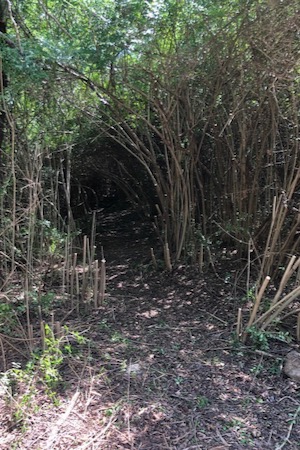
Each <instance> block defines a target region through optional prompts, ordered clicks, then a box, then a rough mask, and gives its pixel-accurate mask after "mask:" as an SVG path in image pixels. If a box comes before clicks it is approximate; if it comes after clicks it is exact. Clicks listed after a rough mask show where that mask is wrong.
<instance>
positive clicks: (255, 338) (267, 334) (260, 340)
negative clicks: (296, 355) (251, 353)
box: [247, 326, 291, 350]
mask: <svg viewBox="0 0 300 450" xmlns="http://www.w3.org/2000/svg"><path fill="white" fill-rule="evenodd" d="M247 332H248V333H249V338H250V341H251V343H252V345H253V346H254V347H255V348H256V349H258V350H268V349H269V347H270V339H275V340H279V341H281V342H291V336H290V334H289V333H288V332H283V331H279V332H273V331H266V330H261V329H259V328H256V327H254V326H252V327H250V328H248V329H247Z"/></svg>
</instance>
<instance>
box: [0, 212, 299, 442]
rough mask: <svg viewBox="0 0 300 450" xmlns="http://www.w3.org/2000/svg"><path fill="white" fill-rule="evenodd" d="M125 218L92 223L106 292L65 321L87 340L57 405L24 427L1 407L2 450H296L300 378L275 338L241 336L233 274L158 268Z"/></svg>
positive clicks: (77, 348) (71, 360)
mask: <svg viewBox="0 0 300 450" xmlns="http://www.w3.org/2000/svg"><path fill="white" fill-rule="evenodd" d="M122 214H123V215H122ZM122 214H121V215H120V214H119V215H118V214H117V213H112V214H111V215H110V216H108V217H106V218H105V219H104V218H103V221H102V222H101V223H99V226H98V229H97V232H98V237H99V239H100V241H101V244H102V245H103V246H104V249H105V257H106V259H107V273H108V280H107V297H106V301H105V304H104V305H103V306H102V307H101V308H100V309H99V310H97V311H94V313H93V314H92V315H89V316H88V317H86V318H83V317H80V318H77V319H72V320H69V322H68V326H69V328H70V329H73V330H77V331H78V333H81V334H82V335H83V336H84V337H85V338H86V341H85V342H82V343H77V344H76V345H74V347H73V350H72V353H71V354H70V356H69V357H68V358H66V359H65V363H64V365H63V366H62V367H61V375H62V378H63V380H64V388H63V389H62V391H61V392H60V393H59V399H60V403H59V404H58V405H57V406H53V404H51V402H50V401H49V400H48V399H47V398H46V397H45V396H44V397H41V396H39V397H37V399H36V401H37V404H38V407H39V409H37V412H36V413H35V414H33V415H32V420H29V426H28V427H27V429H26V430H23V431H22V430H18V428H16V427H14V428H13V429H10V428H9V427H7V424H6V426H5V423H4V422H5V420H4V419H3V415H2V419H3V421H2V426H3V427H4V428H3V429H4V432H3V433H4V434H2V438H0V449H1V450H2V449H3V450H4V449H10V448H20V449H33V450H38V449H48V448H50V447H49V442H50V441H49V439H50V438H51V439H52V441H51V450H52V449H53V450H58V449H60V450H63V449H64V450H65V449H78V450H83V449H90V450H92V449H94V450H95V449H98V450H118V449H120V450H122V449H124V450H125V449H128V450H129V449H130V450H170V449H171V450H196V449H199V450H202V449H203V450H221V449H222V450H225V449H226V450H228V449H231V450H240V449H245V450H249V449H251V448H252V449H256V450H266V449H270V450H275V449H280V448H283V447H284V448H285V449H287V450H288V449H289V450H296V449H299V442H300V425H299V422H297V421H296V420H294V422H293V423H292V422H291V418H293V417H294V419H296V416H295V413H296V412H297V410H298V409H299V405H300V398H299V389H298V388H299V386H297V385H296V384H295V383H294V382H292V381H291V380H289V379H286V378H284V377H283V375H282V373H281V366H280V364H281V359H280V357H281V356H283V355H284V354H285V353H286V352H287V351H288V346H287V345H286V344H278V343H276V342H270V349H269V352H270V353H272V354H273V356H274V357H273V358H271V357H268V356H264V355H263V354H261V353H256V352H255V349H251V348H249V347H247V348H246V347H243V346H241V345H239V344H238V343H237V342H235V340H234V329H235V320H236V311H237V306H238V305H239V304H241V305H245V303H243V300H242V298H236V297H235V294H234V292H233V288H232V286H231V285H230V284H226V282H225V281H226V279H227V278H228V274H227V273H226V270H225V269H224V270H225V271H224V280H222V279H221V277H220V278H218V279H217V278H216V277H215V275H214V274H213V273H210V272H206V273H204V274H200V273H199V271H197V270H196V269H193V268H188V267H184V266H181V267H179V268H177V269H176V270H174V272H173V273H171V274H169V273H166V272H164V271H161V272H157V271H156V272H155V271H153V268H152V267H151V264H149V262H150V256H149V247H150V246H149V239H150V237H149V236H150V235H149V234H148V232H147V228H146V227H145V228H143V225H142V224H141V223H140V222H139V221H138V219H137V218H136V216H134V215H132V213H131V212H129V211H124V212H123V213H122ZM151 239H152V237H151ZM151 239H150V242H151ZM228 270H229V269H228ZM230 270H231V269H230ZM76 393H78V394H76ZM75 394H76V395H77V396H75V397H74V395H75ZM72 402H73V403H72ZM3 424H4V425H3ZM57 425H59V426H57ZM53 427H56V428H55V429H56V430H57V433H56V435H55V436H53V432H52V434H51V430H53ZM16 442H17V444H16V445H15V443H16ZM13 443H14V445H15V446H14V447H13V446H12V445H13Z"/></svg>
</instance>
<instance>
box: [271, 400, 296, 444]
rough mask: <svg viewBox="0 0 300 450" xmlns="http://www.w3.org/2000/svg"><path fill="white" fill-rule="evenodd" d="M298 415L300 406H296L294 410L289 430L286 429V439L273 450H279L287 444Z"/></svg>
mask: <svg viewBox="0 0 300 450" xmlns="http://www.w3.org/2000/svg"><path fill="white" fill-rule="evenodd" d="M298 414H300V405H299V406H298V408H297V409H296V412H295V414H294V415H293V418H292V420H291V423H290V426H289V429H288V432H287V435H286V437H285V438H284V440H283V441H282V443H281V444H280V445H277V446H276V448H275V450H281V449H282V448H283V447H284V446H285V445H286V444H287V443H288V442H289V439H290V436H291V434H292V431H293V426H294V425H295V423H296V420H297V417H298Z"/></svg>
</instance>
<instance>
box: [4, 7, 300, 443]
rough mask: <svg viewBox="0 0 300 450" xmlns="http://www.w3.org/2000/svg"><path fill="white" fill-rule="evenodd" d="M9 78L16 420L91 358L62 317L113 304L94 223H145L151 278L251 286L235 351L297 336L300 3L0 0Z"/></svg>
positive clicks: (8, 264)
mask: <svg viewBox="0 0 300 450" xmlns="http://www.w3.org/2000/svg"><path fill="white" fill-rule="evenodd" d="M0 73H1V77H0V92H1V108H0V284H1V292H0V296H1V298H0V366H1V373H2V376H1V381H0V393H4V394H3V395H4V396H5V398H6V402H7V404H8V405H9V408H10V413H11V417H10V420H11V422H12V423H13V424H14V426H20V427H22V426H24V429H25V428H26V424H27V422H28V408H29V409H30V411H31V412H32V411H33V410H34V398H35V396H36V395H37V391H38V390H39V389H41V390H42V391H43V393H44V394H45V396H46V397H47V398H48V399H50V401H52V402H53V403H54V404H58V403H59V401H58V397H59V394H58V393H57V392H58V391H60V390H61V389H63V384H64V382H65V380H64V379H63V377H62V375H61V369H63V368H64V367H65V365H69V367H73V366H75V365H76V361H77V360H80V358H81V355H82V354H81V351H82V349H81V347H82V346H83V347H85V349H87V348H88V351H87V353H86V354H85V358H86V359H85V364H88V362H89V358H91V360H92V359H93V357H92V350H91V348H92V347H93V345H94V344H91V342H93V340H92V339H90V338H88V339H86V333H85V332H83V333H81V332H79V331H78V329H79V327H77V326H75V327H74V329H72V327H71V328H70V324H68V325H67V322H68V318H70V317H71V318H75V319H74V320H76V321H79V322H80V321H81V323H85V320H86V318H87V317H92V316H93V315H97V314H98V313H99V311H105V310H110V307H111V305H110V294H109V283H108V276H107V270H108V267H107V262H106V252H107V251H109V248H108V247H107V245H106V243H105V242H104V239H102V237H101V233H100V232H99V229H100V228H99V227H100V225H101V224H99V220H100V219H99V217H100V215H101V217H102V218H103V217H105V215H107V216H109V214H111V212H112V211H113V212H115V211H124V210H125V209H126V208H127V209H128V210H133V211H135V213H136V214H138V216H139V219H138V220H139V222H140V223H141V224H143V225H145V227H146V228H147V227H148V228H147V230H148V231H147V232H148V235H149V244H147V250H146V252H147V253H146V254H145V255H144V259H143V260H141V261H135V263H136V264H140V266H139V268H138V269H137V271H140V273H143V274H144V272H145V273H146V272H147V276H149V273H150V274H151V273H152V274H153V277H154V278H155V277H156V276H158V275H157V274H158V273H160V272H163V273H164V274H165V277H166V279H168V277H175V276H176V274H177V273H178V271H180V270H182V268H183V267H184V268H189V270H192V271H195V273H196V274H197V275H196V276H195V279H196V278H197V277H199V276H200V277H205V276H206V274H210V275H209V276H211V274H212V273H213V274H214V276H215V277H216V279H218V280H219V281H220V280H223V282H224V286H226V288H227V286H229V285H230V286H231V287H232V289H233V290H234V291H235V293H236V292H237V291H238V292H239V293H238V299H239V301H238V302H234V304H232V306H231V307H232V308H233V309H234V311H235V312H234V318H233V319H232V320H233V323H231V324H229V323H227V325H228V327H227V331H230V333H233V335H231V338H230V339H231V343H232V348H234V346H235V345H237V346H238V347H239V346H241V347H239V348H244V344H249V345H251V346H252V348H254V349H255V350H258V351H261V352H266V351H268V350H269V344H270V341H271V342H273V341H274V340H275V341H280V342H282V341H284V342H285V343H287V342H291V341H293V342H295V343H296V342H299V341H300V304H299V298H300V148H299V146H300V133H299V127H300V10H299V2H298V1H296V0H287V1H280V0H255V1H252V0H232V1H229V0H228V1H220V0H210V1H206V0H201V1H200V0H199V1H194V0H150V1H146V0H115V1H112V0H104V1H98V0H84V1H83V0H70V1H65V0H59V1H58V0H36V1H31V2H29V1H27V2H25V1H22V0H0ZM120 217H121V216H120ZM120 217H119V218H118V217H117V218H116V219H115V222H118V221H119V220H120V221H121V219H120ZM101 220H102V219H101ZM103 220H104V219H103ZM111 226H112V230H113V229H114V225H113V224H111ZM108 241H109V242H110V243H111V240H110V239H108ZM112 245H113V243H112ZM227 263H228V266H230V267H232V265H233V266H234V265H235V266H234V267H235V268H234V273H235V275H234V276H233V275H232V272H231V271H230V270H229V269H228V273H229V275H228V277H227V275H226V274H227V266H226V265H227ZM124 264H125V262H124ZM114 270H115V271H117V272H118V271H121V270H123V269H122V266H121V265H119V266H116V267H114ZM225 272H226V273H225ZM193 273H194V272H193ZM113 276H114V275H113V274H111V273H110V277H111V278H109V280H113ZM115 276H116V277H117V276H118V273H116V274H115ZM141 276H142V275H141ZM143 276H144V275H143ZM207 276H208V275H207ZM145 277H146V275H145ZM145 283H146V282H145ZM141 285H142V284H141ZM191 289H192V288H191ZM220 289H222V288H220ZM187 295H189V294H187ZM226 301H228V299H227V300H226ZM212 302H213V300H212ZM220 302H221V309H222V298H221V300H220ZM120 307H121V306H120ZM206 307H207V308H208V309H209V306H208V303H206ZM112 308H115V306H114V307H112ZM195 308H196V306H195ZM226 308H227V306H226V305H225V303H224V312H225V315H226ZM113 311H115V310H114V309H113ZM209 312H210V311H208V310H207V313H209ZM113 314H115V312H113ZM178 314H179V312H178ZM179 316H180V314H179ZM179 316H178V317H179ZM222 317H223V316H222ZM105 320H106V319H105ZM105 320H104V319H103V320H102V322H101V324H102V328H103V329H105V324H106V322H105ZM287 323H288V326H286V324H287ZM110 326H111V325H110ZM102 331H103V330H102ZM109 332H110V331H109ZM118 336H119V337H118ZM115 339H117V341H118V339H119V341H118V344H120V345H127V344H128V342H127V341H124V339H126V338H123V337H122V335H121V337H120V335H118V334H117V331H116V335H115ZM111 341H112V342H114V344H115V343H116V342H117V341H113V338H112V337H111ZM90 345H91V346H92V347H90ZM147 345H148V344H147ZM243 351H245V350H243ZM105 354H106V353H105ZM86 355H88V356H86ZM18 358H19V359H20V361H21V363H19V362H16V361H17V360H18ZM103 358H104V356H103ZM108 358H109V356H108ZM104 359H105V358H104ZM130 361H131V360H130ZM126 364H127V365H126ZM126 364H125V366H126V367H125V366H124V367H123V372H124V373H127V375H128V373H129V376H130V377H133V378H134V377H135V376H136V377H137V378H138V377H139V376H140V375H139V371H140V368H139V367H138V368H137V367H136V371H137V373H136V374H135V373H134V369H132V371H131V369H130V370H129V369H128V367H129V366H130V364H131V363H130V364H129V363H126ZM128 364H129V366H128ZM130 367H131V366H130ZM276 367H277V366H276ZM128 370H129V372H128ZM141 370H142V369H141ZM102 377H103V379H104V378H105V377H106V375H105V374H104V371H103V373H101V375H99V379H100V378H101V380H102ZM105 379H106V378H105ZM95 383H96V381H95ZM175 384H176V383H175ZM177 385H178V386H177V387H178V392H180V387H179V385H180V380H179V381H178V383H177ZM91 389H92V388H91ZM176 392H177V391H176ZM176 395H177V394H176ZM178 395H179V396H180V395H181V394H178ZM77 400H78V398H77V397H76V398H75V397H74V398H73V406H74V405H75V403H76V401H77ZM195 401H196V400H195ZM251 401H252V400H251ZM209 402H210V400H209V398H207V397H206V395H205V393H202V394H199V396H198V397H197V401H196V404H197V405H198V406H197V408H198V409H205V408H206V407H209ZM118 408H119V406H117V407H116V409H112V411H111V413H108V412H107V411H106V412H105V414H107V417H108V416H109V417H110V418H109V419H107V420H108V421H107V422H105V421H104V422H103V423H104V427H105V426H112V424H113V421H114V420H116V411H117V410H119V409H118ZM297 411H298V412H299V410H297ZM69 413H70V411H69ZM157 414H158V413H157ZM297 414H298V413H297ZM296 418H297V415H296V416H295V417H294V419H295V421H296ZM235 426H236V425H235ZM56 431H57V430H56ZM290 432H292V428H291V430H290ZM57 433H58V431H57ZM56 437H57V436H56V435H54V434H53V436H52V437H51V436H50V437H49V439H48V441H47V442H48V444H47V445H49V447H47V448H52V447H51V446H52V445H54V444H53V442H54V441H55V440H56ZM288 438H289V437H288ZM288 438H287V441H288ZM245 439H246V441H247V439H248V443H247V442H246V443H245V445H246V446H247V445H250V444H249V442H250V440H251V437H250V436H248V435H247V436H246V438H245ZM287 441H286V442H287ZM286 442H284V445H285V444H286ZM223 444H224V442H223ZM91 445H93V443H91ZM170 445H171V444H170ZM5 448H6V447H5ZM16 448H19V447H16ZM20 448H21V447H20ZM45 448H46V447H45ZM53 448H54V447H53ZM55 448H56V447H55ZM57 448H59V447H57ZM76 448H77V447H76ZM78 448H88V447H78ZM91 448H92V447H91ZM103 448H104V447H103ZM108 448H109V447H108ZM116 448H122V447H116ZM123 448H127V447H123ZM131 448H133V447H131ZM145 448H146V447H145ZM149 448H150V447H149ZM153 448H154V447H153ZM166 448H167V447H166ZM170 448H171V447H170ZM172 448H174V449H175V448H177V447H172ZM179 448H181V447H179V446H178V449H179ZM182 448H183V447H182ZM190 448H193V447H190ZM195 448H196V447H195ZM199 448H200V447H199ZM245 448H250V447H245ZM278 448H282V447H278ZM291 448H292V447H291Z"/></svg>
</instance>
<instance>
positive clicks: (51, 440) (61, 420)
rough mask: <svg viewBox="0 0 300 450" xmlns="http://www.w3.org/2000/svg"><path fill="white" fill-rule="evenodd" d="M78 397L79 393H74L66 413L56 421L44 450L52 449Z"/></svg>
mask: <svg viewBox="0 0 300 450" xmlns="http://www.w3.org/2000/svg"><path fill="white" fill-rule="evenodd" d="M79 395H80V392H78V391H77V392H75V394H74V395H73V397H72V400H71V402H70V404H69V406H68V408H67V409H66V411H65V412H64V414H63V415H62V416H61V417H60V418H59V420H58V421H57V423H56V425H55V426H54V428H53V430H52V433H51V434H50V436H49V438H48V440H47V444H46V449H52V448H53V444H54V442H55V440H56V438H57V435H58V434H59V431H60V428H61V427H62V425H63V424H64V422H65V421H66V420H67V418H68V417H69V415H70V414H71V412H72V409H73V408H74V406H75V404H76V402H77V400H78V397H79Z"/></svg>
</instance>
